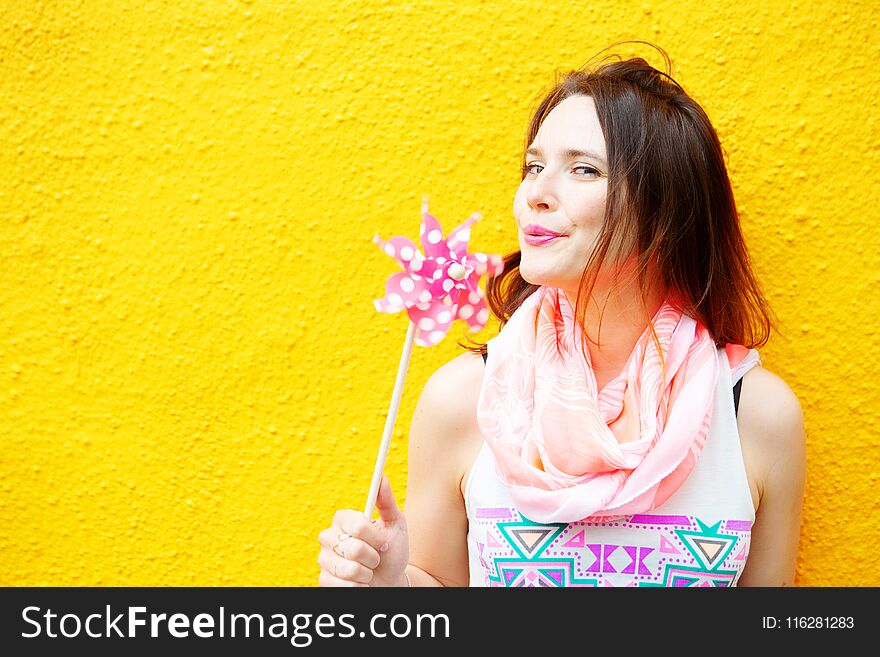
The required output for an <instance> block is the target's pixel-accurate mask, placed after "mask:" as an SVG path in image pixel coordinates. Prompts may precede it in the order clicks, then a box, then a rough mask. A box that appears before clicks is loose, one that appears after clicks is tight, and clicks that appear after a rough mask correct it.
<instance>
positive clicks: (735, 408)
mask: <svg viewBox="0 0 880 657" xmlns="http://www.w3.org/2000/svg"><path fill="white" fill-rule="evenodd" d="M488 351H489V349H488V347H487V348H486V353H485V354H483V362H484V363H485V362H486V359H487V358H488V357H489V354H488ZM742 382H743V380H742V379H740V380H739V381H737V382H736V385H735V386H733V414H734V415H736V413H737V411H738V410H739V393H740V390H742Z"/></svg>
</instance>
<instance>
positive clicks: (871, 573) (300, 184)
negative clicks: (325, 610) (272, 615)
mask: <svg viewBox="0 0 880 657" xmlns="http://www.w3.org/2000/svg"><path fill="white" fill-rule="evenodd" d="M540 4H541V9H540V11H538V10H536V9H535V6H536V3H533V2H525V1H522V0H517V1H511V0H506V1H505V2H490V3H468V2H464V3H460V2H452V1H449V2H419V3H415V2H408V3H401V2H381V1H377V0H358V1H357V2H354V1H352V2H318V1H317V0H315V1H314V2H297V3H283V2H257V1H254V2H246V1H245V2H233V1H229V2H220V1H217V2H195V1H188V0H184V1H180V0H177V1H175V2H170V1H164V2H160V1H152V2H132V1H125V2H123V1H115V2H109V3H87V2H84V1H81V2H73V1H69V2H63V3H62V2H35V1H27V2H25V1H23V0H13V1H12V2H10V1H8V0H7V1H5V2H3V3H0V52H2V56H0V144H2V148H0V161H2V165H0V167H2V172H3V175H2V181H0V217H2V223H0V299H2V313H0V449H2V451H0V554H2V558H0V584H5V585H10V584H11V585H46V584H54V585H90V584H98V585H213V584H220V585H232V584H235V585H312V584H315V583H316V582H317V572H318V571H317V564H316V563H315V557H316V556H317V540H316V536H317V532H318V531H319V530H320V529H321V528H323V527H324V526H326V524H328V523H329V521H330V519H331V516H332V513H333V511H334V510H335V509H337V508H356V509H357V508H362V507H363V504H364V501H365V499H366V493H367V489H368V486H369V481H370V475H371V472H372V466H373V462H374V459H375V455H376V450H377V447H378V444H379V440H380V438H381V434H382V428H383V424H384V417H385V413H386V411H387V406H388V400H389V398H390V395H391V390H392V386H393V378H394V373H395V371H396V367H397V362H398V358H399V354H400V348H401V346H402V344H403V338H404V334H405V331H406V323H405V317H404V316H403V315H393V316H392V315H384V314H381V315H380V314H378V313H377V312H376V311H375V310H374V308H373V299H374V298H378V297H379V296H381V295H382V293H383V291H384V287H383V286H384V281H385V278H386V277H387V276H388V275H389V274H390V273H391V272H393V271H395V270H396V266H395V264H394V262H393V261H392V260H391V259H390V258H388V257H387V256H385V255H383V254H382V253H381V252H380V251H379V250H378V249H377V248H376V246H375V245H374V244H373V243H372V242H371V238H372V236H373V234H374V233H375V232H377V231H378V232H379V233H380V234H381V235H382V236H383V237H390V236H391V235H397V234H406V235H410V236H412V237H416V234H417V233H416V231H417V227H418V219H419V217H418V209H419V202H420V199H421V196H422V194H423V193H429V194H430V195H431V198H432V202H431V207H432V210H434V211H435V212H436V214H437V215H438V217H439V218H440V219H441V221H442V222H443V223H444V225H448V226H450V227H451V226H452V225H454V224H453V222H456V223H457V222H458V221H461V220H463V219H464V218H465V217H466V216H467V215H469V214H470V213H471V212H472V211H474V210H479V211H481V212H482V213H483V215H484V219H483V220H482V221H481V222H480V223H478V224H477V226H476V227H475V229H474V232H473V238H472V245H473V247H474V248H475V249H479V250H482V251H487V252H495V253H506V252H508V251H509V250H512V249H513V248H515V246H516V234H515V232H514V229H513V217H512V213H511V205H512V199H513V194H514V191H515V189H516V186H517V184H518V181H519V174H518V154H519V149H520V147H521V140H522V135H523V130H524V128H525V124H526V121H527V119H528V115H529V110H530V108H531V107H532V105H533V103H534V101H535V100H536V98H537V96H538V94H539V92H540V91H541V90H543V89H544V88H545V87H546V86H547V85H548V84H550V83H551V82H552V79H553V72H554V70H555V69H557V68H559V69H565V68H569V67H576V66H578V65H580V64H582V63H584V62H585V61H586V60H587V59H588V58H589V57H590V56H591V55H593V54H594V53H595V52H596V51H597V50H598V49H599V48H601V47H602V46H604V45H606V44H608V43H610V42H612V41H615V40H617V39H621V38H644V39H648V40H653V41H656V42H657V43H658V44H660V45H661V46H663V47H664V48H666V49H667V50H668V52H669V53H670V55H671V56H672V57H673V60H674V63H675V65H676V69H675V71H674V73H675V74H676V77H677V79H679V81H680V82H682V83H683V84H684V85H685V88H686V89H688V90H689V91H690V92H691V93H692V95H694V96H695V97H696V98H697V100H698V101H700V102H702V103H703V104H704V106H705V107H706V110H707V112H708V113H709V115H710V117H711V118H712V119H713V121H714V122H715V124H716V126H717V128H718V130H719V133H720V135H721V139H722V142H723V144H724V146H725V148H726V150H727V151H728V152H729V165H730V170H731V173H732V177H733V181H734V185H735V188H736V193H737V199H738V202H739V204H740V208H741V209H742V217H743V221H744V226H745V231H746V234H747V237H748V239H749V244H750V248H751V252H752V254H753V258H754V260H755V264H756V267H757V270H758V273H759V275H760V276H761V278H762V281H763V282H764V285H765V288H766V291H767V293H768V295H769V297H770V300H771V302H772V303H773V305H774V307H775V309H776V311H777V313H778V314H779V316H780V318H781V319H782V320H783V322H784V323H785V328H786V332H785V334H784V335H782V336H774V337H773V339H772V340H771V342H770V344H769V345H768V346H767V347H765V348H764V350H763V354H764V356H765V365H766V366H767V367H768V369H771V370H772V371H774V372H776V373H778V374H779V375H780V376H782V377H783V378H784V379H785V380H786V381H787V382H788V383H789V385H791V386H792V388H793V389H794V390H795V392H796V393H797V395H798V397H799V398H800V399H801V401H802V403H803V406H804V409H805V413H806V419H807V430H808V434H809V435H808V443H809V444H808V459H809V466H810V470H809V473H808V480H807V501H806V507H805V516H804V526H803V538H802V543H801V554H800V564H799V567H798V580H797V583H798V584H800V585H828V584H840V585H857V584H873V585H878V584H880V578H878V575H877V570H876V568H874V567H873V565H872V564H873V555H874V551H875V546H874V539H875V538H876V536H877V530H876V523H877V521H878V504H877V498H876V494H875V492H874V491H875V490H876V487H877V477H878V468H877V463H878V447H877V438H878V421H877V414H878V410H880V400H878V383H877V380H878V374H880V372H878V366H877V356H876V354H877V353H878V347H880V339H878V331H877V324H876V318H877V317H878V310H880V302H878V291H880V267H878V237H880V222H878V212H877V208H878V206H880V195H878V174H877V171H878V167H880V161H878V160H880V145H878V137H877V134H878V128H880V125H878V110H877V104H876V98H877V95H878V93H880V67H878V66H877V55H878V51H880V39H878V36H877V35H878V33H880V31H878V12H877V9H876V3H874V2H870V1H866V2H849V3H847V2H839V1H836V0H835V1H831V0H822V1H819V2H813V3H810V4H809V5H807V4H801V3H798V4H797V5H791V6H786V5H788V4H789V3H765V2H757V1H755V0H752V1H740V2H730V3H718V2H699V3H680V2H677V1H676V2H672V1H663V2H648V3H619V2H616V1H609V0H601V1H596V2H591V3H588V4H586V5H585V4H573V3H567V2H565V3H563V2H545V3H540ZM637 52H638V54H642V55H644V56H646V57H648V58H649V60H650V61H652V62H653V63H655V64H657V65H660V64H661V62H660V61H659V60H658V58H657V56H656V54H655V53H654V52H653V51H650V50H648V49H643V50H639V51H637ZM496 330H497V322H496V321H495V320H492V321H491V323H490V325H489V326H488V327H487V328H486V329H485V330H484V331H483V332H482V333H480V334H477V336H476V337H477V338H483V339H485V338H488V337H490V336H491V335H494V333H495V331H496ZM464 335H465V328H464V326H463V325H458V326H456V327H455V329H454V330H453V331H452V332H451V333H450V335H449V336H447V338H446V339H445V340H444V341H443V342H442V343H440V344H439V345H438V346H436V347H434V348H431V349H423V348H419V347H416V348H415V351H414V354H413V359H412V363H411V367H410V371H409V374H408V378H407V382H406V388H405V390H404V394H403V399H402V404H401V408H400V412H399V415H398V420H397V426H396V430H395V435H394V442H393V444H392V448H391V451H390V454H389V457H388V464H387V472H388V473H389V475H390V478H391V481H392V485H393V487H394V488H395V490H396V493H397V497H398V501H399V502H400V503H401V505H402V504H403V503H404V501H405V497H406V496H405V484H406V447H407V444H406V438H407V433H408V427H409V422H410V419H411V415H412V410H413V408H414V405H415V402H416V400H417V398H418V394H419V392H420V390H421V388H422V385H423V384H424V382H425V380H426V379H427V378H428V376H429V375H430V374H431V372H433V371H434V370H435V369H436V368H437V367H439V366H440V365H441V364H442V363H443V362H445V361H447V360H449V359H450V358H452V357H454V356H455V355H456V354H457V353H459V351H460V349H459V348H458V347H457V346H456V344H455V342H456V340H457V339H459V338H461V337H463V336H464Z"/></svg>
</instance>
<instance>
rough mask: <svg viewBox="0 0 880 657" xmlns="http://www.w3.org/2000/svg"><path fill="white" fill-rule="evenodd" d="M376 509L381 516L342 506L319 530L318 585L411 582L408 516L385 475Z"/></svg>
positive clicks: (402, 584)
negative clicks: (408, 575) (408, 578)
mask: <svg viewBox="0 0 880 657" xmlns="http://www.w3.org/2000/svg"><path fill="white" fill-rule="evenodd" d="M376 509H377V510H378V511H379V517H378V518H377V519H376V520H373V521H370V520H368V519H367V518H366V517H365V516H364V514H363V512H362V511H356V510H355V509H340V510H339V511H337V512H336V513H335V515H334V516H333V524H332V525H331V526H330V527H328V528H327V529H325V530H324V531H322V532H321V533H320V534H318V542H319V543H320V544H321V551H320V552H319V553H318V565H319V566H320V567H321V573H320V575H319V576H318V586H406V585H407V582H406V579H405V577H404V575H403V571H404V569H405V568H406V565H407V563H409V535H408V534H407V529H406V516H405V515H404V513H403V511H401V510H400V508H399V507H398V506H397V502H396V501H395V499H394V494H393V493H392V492H391V483H390V482H389V481H388V477H387V476H384V475H383V476H382V483H381V484H380V485H379V491H378V493H377V495H376ZM334 547H335V551H334Z"/></svg>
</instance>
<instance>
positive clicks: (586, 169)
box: [572, 165, 599, 176]
mask: <svg viewBox="0 0 880 657" xmlns="http://www.w3.org/2000/svg"><path fill="white" fill-rule="evenodd" d="M579 169H583V170H584V173H585V174H595V175H597V176H598V175H599V172H598V171H596V169H594V168H593V167H588V166H586V165H580V166H576V167H574V168H573V169H572V171H578V170H579Z"/></svg>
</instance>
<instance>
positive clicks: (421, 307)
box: [364, 197, 504, 519]
mask: <svg viewBox="0 0 880 657" xmlns="http://www.w3.org/2000/svg"><path fill="white" fill-rule="evenodd" d="M479 219H480V213H479V212H474V213H473V214H472V215H471V216H470V217H468V218H467V219H466V220H465V221H464V222H463V223H462V224H461V225H459V226H457V227H455V228H453V229H452V232H451V233H450V234H449V236H448V237H446V238H444V237H443V230H442V229H441V227H440V222H439V221H437V218H436V217H434V216H433V215H431V214H429V213H428V199H427V197H425V198H424V199H423V200H422V224H421V229H420V236H421V241H422V247H423V248H424V249H425V253H424V255H423V254H422V253H421V252H420V251H419V249H418V247H416V245H415V243H413V241H412V240H410V239H408V238H406V237H400V236H398V237H392V238H391V239H389V240H388V241H387V242H386V241H385V240H383V239H382V238H381V237H379V236H378V235H376V236H375V237H373V241H374V242H375V243H376V244H378V245H379V248H381V249H382V250H383V251H384V252H385V253H387V254H388V255H390V256H391V257H392V258H396V259H397V261H398V262H399V263H400V264H401V265H403V268H404V271H402V272H397V273H395V274H392V275H391V276H390V277H389V278H388V280H387V281H386V283H385V296H384V297H383V298H381V299H376V300H375V301H374V302H373V305H374V306H375V307H376V310H378V311H379V312H385V313H396V312H399V311H401V310H406V312H407V315H409V319H410V322H409V329H408V331H407V334H406V341H405V342H404V345H403V354H401V357H400V365H399V366H398V368H397V380H396V381H395V384H394V392H393V393H392V395H391V406H390V408H389V410H388V416H387V417H386V418H385V431H384V434H383V436H382V444H381V445H380V447H379V455H378V457H377V458H376V466H375V468H374V469H373V480H372V482H371V484H370V493H369V495H368V496H367V504H366V507H365V508H364V515H365V516H366V517H367V519H371V518H372V517H373V508H374V505H375V503H376V496H377V495H378V493H379V484H380V483H381V482H382V471H383V469H384V468H385V457H386V455H387V454H388V446H389V445H390V443H391V433H392V430H393V428H394V420H395V418H396V417H397V409H398V407H399V406H400V396H401V393H402V392H403V382H404V379H405V378H406V370H407V367H409V357H410V354H411V353H412V345H413V338H414V337H415V342H416V344H418V345H419V346H421V347H431V346H433V345H435V344H437V343H438V342H440V341H441V340H442V339H443V338H444V337H445V336H446V333H447V332H448V331H449V328H450V327H451V326H452V323H453V322H454V321H455V320H456V319H463V320H464V321H466V322H467V323H468V325H469V326H470V329H469V330H470V332H472V333H475V332H477V331H479V330H481V329H482V328H483V327H484V326H486V321H487V320H488V319H489V309H488V308H487V307H486V301H485V299H484V298H483V293H482V291H481V290H480V288H479V286H478V285H477V283H478V282H479V280H480V277H481V276H482V275H483V274H486V273H488V274H489V275H490V276H497V275H498V274H500V273H501V272H502V270H503V269H504V260H503V259H502V258H501V256H499V255H488V254H486V253H468V251H467V247H468V240H469V239H470V236H471V225H472V224H473V223H474V222H475V221H478V220H479Z"/></svg>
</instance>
